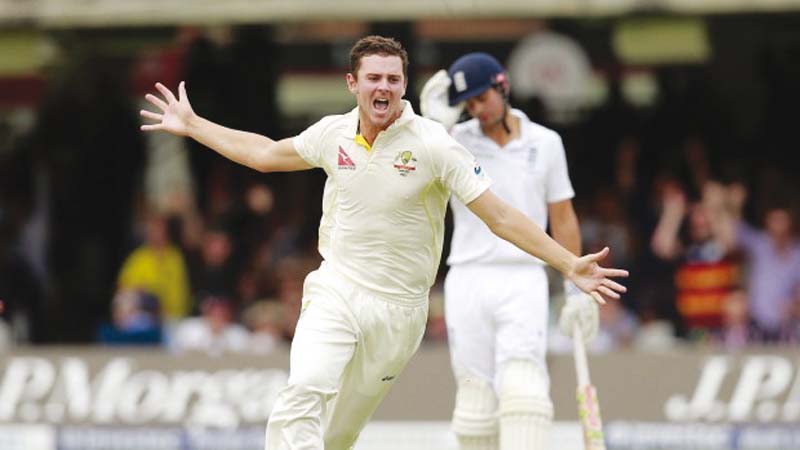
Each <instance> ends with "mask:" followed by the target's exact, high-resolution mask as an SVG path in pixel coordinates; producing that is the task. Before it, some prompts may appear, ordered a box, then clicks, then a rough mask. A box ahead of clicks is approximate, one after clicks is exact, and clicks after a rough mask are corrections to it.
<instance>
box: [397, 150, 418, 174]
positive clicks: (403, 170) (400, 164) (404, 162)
mask: <svg viewBox="0 0 800 450" xmlns="http://www.w3.org/2000/svg"><path fill="white" fill-rule="evenodd" d="M394 168H395V169H397V173H399V174H400V175H401V176H406V175H408V174H409V173H411V172H413V171H415V170H417V158H415V157H414V154H413V153H411V151H409V150H406V151H403V152H400V153H398V154H397V157H395V158H394Z"/></svg>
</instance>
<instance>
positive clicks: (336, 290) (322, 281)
mask: <svg viewBox="0 0 800 450" xmlns="http://www.w3.org/2000/svg"><path fill="white" fill-rule="evenodd" d="M365 270H369V268H365ZM427 317H428V297H427V296H425V297H424V298H419V299H416V300H414V301H408V300H405V299H402V300H392V299H387V298H385V297H381V296H378V295H376V294H375V293H373V292H371V291H368V290H366V289H364V288H362V287H359V286H356V285H355V284H353V283H351V282H349V281H347V280H346V279H344V278H343V277H342V276H341V275H340V274H339V273H337V272H336V271H335V269H333V268H332V267H330V265H329V263H326V262H323V264H322V266H320V268H319V269H318V270H316V271H314V272H312V273H310V274H309V275H308V276H307V277H306V280H305V284H304V286H303V306H302V310H301V313H300V320H299V321H298V322H297V328H296V330H295V335H294V340H293V341H292V349H291V354H290V362H289V364H290V367H289V383H288V385H287V386H286V387H285V388H284V389H283V390H282V391H281V392H280V393H279V395H278V399H277V401H276V403H275V405H274V407H273V410H272V414H271V415H270V419H269V422H268V424H267V431H266V444H265V448H266V450H323V449H324V450H348V449H350V448H352V446H353V445H354V444H355V442H356V439H357V438H358V435H359V433H360V432H361V430H362V429H363V428H364V425H366V423H367V421H368V420H369V418H370V416H371V415H372V413H373V412H374V411H375V409H376V408H377V406H378V404H379V403H380V402H381V400H382V399H383V397H384V396H385V395H386V393H387V392H388V391H389V388H391V386H392V385H393V384H394V381H395V380H396V379H397V377H398V376H399V375H400V372H402V371H403V369H404V368H405V366H406V364H407V363H408V361H409V360H410V359H411V357H412V356H413V355H414V353H415V352H416V350H417V348H418V347H419V344H420V341H421V340H422V336H423V334H424V332H425V324H426V321H427Z"/></svg>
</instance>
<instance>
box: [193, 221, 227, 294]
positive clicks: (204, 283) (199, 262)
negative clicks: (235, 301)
mask: <svg viewBox="0 0 800 450" xmlns="http://www.w3.org/2000/svg"><path fill="white" fill-rule="evenodd" d="M233 247H234V243H233V239H232V238H231V234H230V233H229V232H228V230H226V229H225V228H224V227H223V226H222V225H221V224H215V225H212V226H211V227H209V228H208V229H207V230H206V231H205V232H204V233H203V239H202V243H201V246H200V254H199V255H197V256H196V257H195V258H192V261H193V263H192V265H191V275H192V287H193V289H194V292H195V293H196V298H200V297H199V295H197V294H198V293H223V292H234V290H235V288H236V275H237V273H236V269H237V267H236V266H235V264H234V261H233V258H232V256H233Z"/></svg>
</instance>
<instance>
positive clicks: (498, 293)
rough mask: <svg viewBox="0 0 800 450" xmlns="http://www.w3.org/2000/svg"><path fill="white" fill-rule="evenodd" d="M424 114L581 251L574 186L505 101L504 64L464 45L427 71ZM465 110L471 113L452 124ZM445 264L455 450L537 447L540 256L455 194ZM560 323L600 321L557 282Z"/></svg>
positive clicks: (541, 429)
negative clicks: (496, 229) (494, 228)
mask: <svg viewBox="0 0 800 450" xmlns="http://www.w3.org/2000/svg"><path fill="white" fill-rule="evenodd" d="M421 99H422V112H423V114H424V115H425V116H426V117H429V118H433V119H435V120H438V121H440V122H442V123H443V125H445V126H446V127H447V128H450V127H452V128H451V135H452V136H453V137H454V138H455V140H456V141H458V142H459V143H460V144H462V145H463V146H464V147H465V148H467V149H468V150H469V151H470V152H471V153H472V154H473V155H474V156H475V158H476V159H477V161H478V163H479V164H480V165H481V167H483V168H484V169H485V170H486V171H487V172H488V173H489V174H490V175H491V176H492V177H493V179H494V183H493V185H492V191H494V192H495V193H496V194H497V196H498V197H500V198H501V199H503V200H504V201H506V202H508V203H509V204H510V205H512V206H513V207H515V208H517V209H518V210H519V211H521V212H523V213H524V214H525V215H526V216H528V217H530V218H531V219H532V220H533V221H534V222H535V223H536V224H537V225H538V226H539V227H541V228H542V229H546V228H547V225H548V218H549V223H550V229H551V232H552V235H553V237H554V238H555V240H556V241H558V242H559V243H560V244H561V245H562V246H564V247H565V248H566V249H568V250H569V251H571V252H572V253H575V254H580V250H581V237H580V230H579V227H578V219H577V217H576V215H575V211H574V210H573V208H572V200H571V199H572V198H573V197H574V195H575V193H574V191H573V189H572V184H571V182H570V179H569V174H568V172H567V162H566V156H565V154H564V146H563V144H562V142H561V138H560V137H559V135H558V134H557V133H556V132H554V131H552V130H550V129H547V128H545V127H543V126H541V125H538V124H536V123H534V122H532V121H531V120H530V119H529V118H528V117H527V116H526V115H525V114H524V113H523V112H521V111H519V110H517V109H512V108H511V106H510V105H509V82H508V76H507V74H506V71H505V69H504V68H503V67H502V66H501V65H500V63H499V62H498V61H497V60H496V59H495V58H493V57H492V56H490V55H488V54H486V53H469V54H466V55H464V56H462V57H461V58H459V59H458V60H456V61H455V62H454V63H453V65H452V66H450V68H449V69H448V70H447V71H446V72H445V71H444V70H441V71H439V72H438V73H436V74H435V75H434V76H433V77H432V78H431V79H430V80H429V81H428V82H427V83H426V85H425V87H424V88H423V91H422V96H421ZM464 108H466V111H467V113H468V114H469V116H471V117H472V119H471V120H468V121H466V122H462V123H459V124H455V122H456V121H457V120H458V119H459V117H460V116H461V114H462V111H463V109H464ZM450 205H451V208H452V210H453V219H454V222H455V229H454V231H453V239H452V244H451V249H450V256H449V258H448V260H447V263H448V265H449V266H450V270H449V272H448V274H447V278H446V280H445V319H446V320H447V329H448V338H449V342H450V354H451V360H452V366H453V372H454V375H455V378H456V383H457V393H456V401H455V408H454V411H453V430H454V432H455V433H456V435H457V437H458V441H459V444H460V447H461V450H489V449H497V448H498V447H499V449H500V450H513V449H532V450H542V449H544V448H545V446H546V440H547V432H548V430H549V428H550V424H551V422H552V417H553V405H552V402H551V401H550V394H549V377H548V374H547V366H546V362H545V351H546V348H547V330H548V302H549V293H548V282H547V275H546V274H545V270H544V264H545V263H544V262H543V261H542V260H541V259H539V258H536V257H534V256H531V255H530V254H529V253H526V252H524V251H522V250H520V249H519V248H517V247H515V246H513V245H511V244H510V243H509V242H507V241H505V240H502V239H500V238H498V237H497V236H495V235H494V234H492V233H491V232H490V231H489V230H488V229H487V228H486V226H485V225H484V224H483V223H481V221H480V220H479V219H478V218H477V217H476V216H475V215H474V214H471V213H470V212H469V209H470V208H471V207H470V206H469V205H467V206H465V204H464V203H463V202H461V201H459V200H458V199H454V200H453V201H452V202H451V204H450ZM564 289H565V294H566V304H565V307H564V308H563V309H562V312H561V318H560V327H561V329H562V331H563V332H564V333H565V334H567V335H568V336H572V330H573V327H574V326H575V323H576V322H577V323H578V325H579V326H580V327H581V331H582V336H583V338H584V340H585V341H588V340H591V339H593V337H594V336H595V335H596V333H597V328H598V311H597V304H596V302H595V300H593V299H592V298H591V297H590V296H589V295H587V294H584V293H583V292H582V291H581V290H580V289H577V288H576V287H575V286H574V285H573V284H572V282H570V281H569V280H568V279H567V280H566V281H565V287H564Z"/></svg>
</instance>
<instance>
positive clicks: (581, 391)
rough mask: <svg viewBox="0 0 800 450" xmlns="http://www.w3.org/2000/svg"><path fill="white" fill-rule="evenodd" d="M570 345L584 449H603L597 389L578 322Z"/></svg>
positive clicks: (604, 446)
mask: <svg viewBox="0 0 800 450" xmlns="http://www.w3.org/2000/svg"><path fill="white" fill-rule="evenodd" d="M572 345H573V352H574V356H575V374H576V378H577V380H578V389H577V400H578V417H579V418H580V422H581V429H582V430H583V446H584V450H605V449H606V444H605V440H604V438H603V421H602V420H601V419H600V404H599V403H598V402H597V390H596V389H595V388H594V386H592V382H591V380H590V379H589V363H588V361H587V359H586V347H585V346H584V345H583V337H582V334H581V328H580V325H579V324H577V323H576V324H575V327H574V328H573V329H572Z"/></svg>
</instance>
